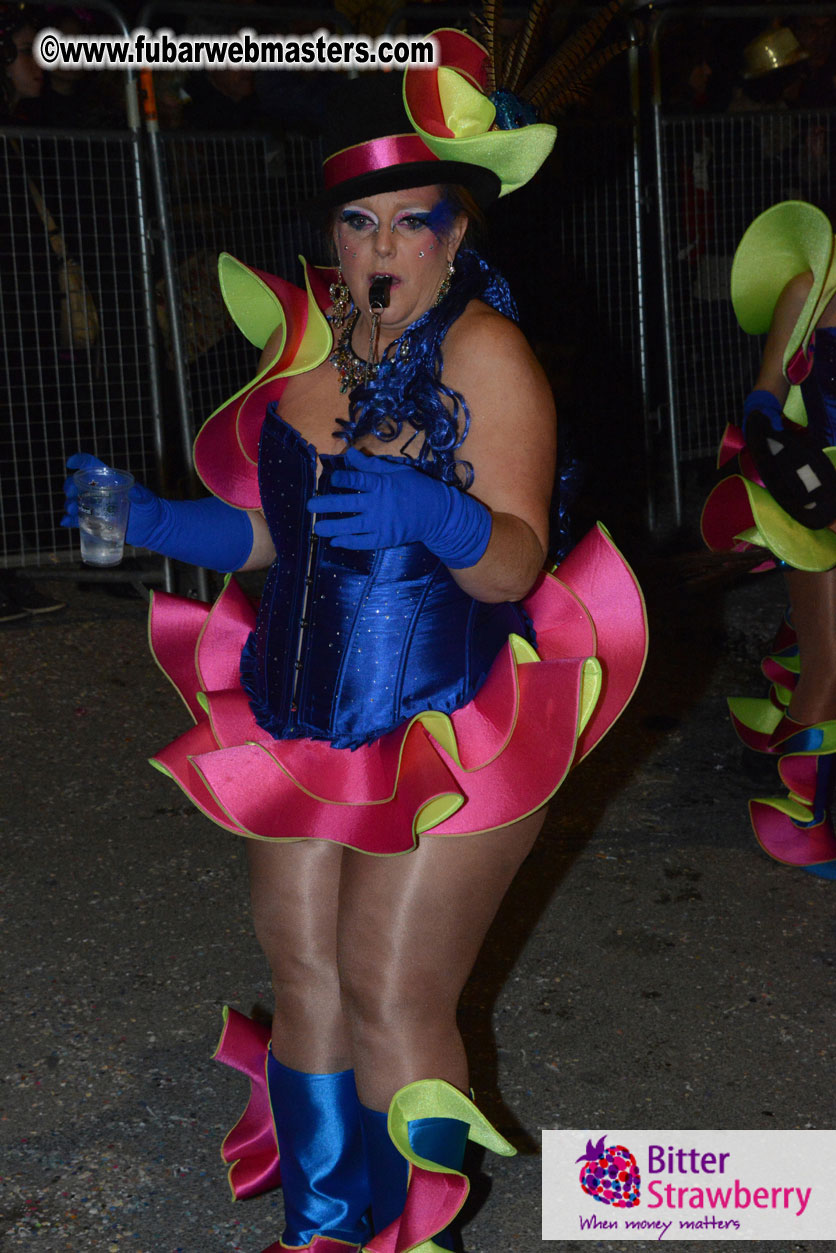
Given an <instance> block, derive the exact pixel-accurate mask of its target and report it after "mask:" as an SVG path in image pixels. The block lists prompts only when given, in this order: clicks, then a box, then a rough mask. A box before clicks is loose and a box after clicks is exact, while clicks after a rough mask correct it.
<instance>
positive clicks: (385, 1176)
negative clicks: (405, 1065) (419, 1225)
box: [360, 1105, 468, 1251]
mask: <svg viewBox="0 0 836 1253" xmlns="http://www.w3.org/2000/svg"><path fill="white" fill-rule="evenodd" d="M360 1117H361V1119H362V1125H363V1142H364V1144H365V1146H366V1161H367V1163H368V1168H369V1182H370V1184H371V1190H372V1225H373V1226H374V1229H375V1232H380V1231H382V1230H383V1228H384V1227H388V1226H389V1224H390V1223H391V1222H394V1220H395V1219H396V1218H397V1217H398V1216H399V1215H400V1214H401V1212H402V1210H403V1207H404V1201H405V1200H406V1192H407V1184H408V1182H409V1162H408V1161H407V1160H406V1158H405V1157H402V1156H401V1154H400V1153H399V1152H398V1150H397V1149H396V1148H395V1145H394V1144H393V1143H392V1141H391V1139H390V1138H389V1129H388V1126H387V1124H388V1121H389V1116H388V1114H381V1113H379V1112H378V1111H377V1110H376V1109H366V1107H365V1105H361V1106H360ZM467 1132H468V1124H467V1123H466V1122H462V1121H461V1120H460V1119H458V1118H415V1119H413V1120H412V1121H411V1122H410V1123H409V1132H408V1134H409V1144H410V1147H411V1148H412V1150H413V1152H415V1153H416V1154H417V1155H418V1157H423V1158H428V1159H429V1160H430V1161H432V1162H436V1163H437V1164H438V1165H439V1166H447V1167H449V1168H450V1169H451V1170H456V1171H458V1170H460V1169H461V1167H462V1163H463V1162H464V1150H465V1145H466V1144H467ZM433 1240H434V1242H435V1244H436V1245H437V1246H438V1248H439V1249H446V1250H453V1251H455V1250H456V1249H459V1248H460V1247H461V1242H460V1241H459V1240H458V1239H457V1237H456V1235H455V1233H454V1232H453V1229H452V1227H448V1228H447V1229H446V1230H445V1231H439V1232H437V1233H436V1235H434V1236H433Z"/></svg>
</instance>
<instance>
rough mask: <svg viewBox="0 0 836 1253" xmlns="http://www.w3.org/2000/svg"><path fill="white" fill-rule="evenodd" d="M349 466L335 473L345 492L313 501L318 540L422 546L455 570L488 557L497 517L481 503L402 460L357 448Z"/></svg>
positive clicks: (310, 504)
mask: <svg viewBox="0 0 836 1253" xmlns="http://www.w3.org/2000/svg"><path fill="white" fill-rule="evenodd" d="M344 461H345V464H346V466H349V467H350V469H346V470H335V471H334V472H333V474H332V475H331V485H332V486H333V487H339V488H343V489H345V490H344V491H342V492H339V493H335V494H333V495H326V496H314V497H312V498H311V499H310V500H309V501H308V506H307V507H308V509H309V510H310V512H311V513H314V514H316V515H317V516H316V522H315V523H314V531H315V533H316V534H317V535H319V536H322V537H323V538H327V539H330V540H331V543H332V544H335V545H337V547H340V548H395V547H397V546H398V545H399V544H411V543H414V542H416V541H420V542H421V543H422V544H424V545H425V546H426V547H427V548H428V549H429V550H430V552H433V553H435V555H436V556H437V557H439V558H440V559H441V560H442V561H443V562H444V564H445V565H446V566H450V567H451V568H452V569H454V570H463V569H465V568H466V567H468V566H475V565H476V562H477V561H479V559H480V558H481V557H482V556H483V555H484V553H485V549H486V548H487V546H488V541H489V540H490V537H491V515H490V511H489V510H488V509H486V508H485V506H484V505H482V504H480V503H479V501H478V500H474V498H473V497H472V496H468V495H467V493H466V492H463V491H461V490H460V489H459V488H458V487H451V486H449V485H448V484H447V483H442V482H441V481H440V480H439V479H433V478H430V476H429V475H428V474H425V473H424V472H423V471H421V470H416V469H415V467H414V466H411V465H405V464H404V463H403V462H402V461H390V460H388V459H387V458H386V457H367V456H365V455H364V454H363V453H361V452H359V451H358V450H357V449H356V448H349V450H348V452H347V453H346V454H345V457H344ZM333 515H341V516H339V517H336V516H333Z"/></svg>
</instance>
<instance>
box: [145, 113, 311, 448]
mask: <svg viewBox="0 0 836 1253" xmlns="http://www.w3.org/2000/svg"><path fill="white" fill-rule="evenodd" d="M159 150H160V154H161V158H162V161H161V168H160V170H159V175H160V177H161V179H162V190H163V191H164V204H163V212H165V213H166V214H167V216H168V220H169V248H170V251H171V255H172V259H173V270H174V286H175V290H176V300H177V306H178V310H179V316H180V322H181V331H182V339H183V344H182V353H183V367H184V368H183V370H182V373H183V377H184V378H185V381H186V399H187V404H188V419H187V421H188V427H189V431H190V433H191V434H194V432H195V431H196V429H198V428H199V427H200V424H201V423H202V421H203V420H204V418H206V417H207V416H208V415H209V413H211V412H212V410H214V409H215V408H216V407H217V406H218V404H219V403H220V402H222V401H223V400H225V399H226V398H227V397H228V396H230V395H232V394H233V392H235V391H237V390H238V389H239V388H240V387H241V386H243V384H244V383H246V382H247V381H248V380H249V379H250V378H252V377H253V375H254V374H255V372H256V367H257V365H258V359H259V352H258V350H257V349H255V348H254V347H252V345H250V344H249V343H248V342H247V341H246V340H244V337H243V336H242V335H241V332H240V331H239V330H238V329H237V327H235V326H234V325H233V323H232V320H231V319H230V317H229V315H228V313H227V312H226V309H225V307H224V304H223V301H222V299H221V294H220V289H219V287H218V278H217V260H218V256H219V254H220V253H222V252H227V253H231V254H232V255H233V256H235V257H237V258H238V259H239V260H241V261H244V262H245V263H246V264H247V265H252V266H255V267H256V268H257V269H259V270H265V271H267V272H268V273H272V274H279V275H281V276H282V277H283V278H287V279H288V280H290V281H291V282H296V283H301V281H302V277H301V268H300V265H299V262H298V259H297V254H298V253H302V254H303V255H305V256H306V257H308V259H310V260H312V261H314V262H316V261H319V260H320V259H321V258H320V254H321V253H322V251H323V246H324V245H323V241H321V240H319V239H318V238H317V237H316V233H315V231H314V230H313V228H312V226H311V225H310V223H309V222H308V220H307V218H306V217H305V215H304V213H303V212H300V207H299V206H300V202H303V201H304V200H305V199H306V198H307V197H309V196H312V195H313V193H314V191H315V188H316V185H317V181H316V180H317V173H318V170H319V167H320V165H321V153H320V146H319V143H318V141H316V140H311V139H306V138H302V137H298V136H291V137H289V138H288V139H287V140H285V141H284V142H283V143H281V144H277V143H276V141H275V140H274V139H272V138H271V137H270V136H269V135H263V134H258V133H255V134H253V133H249V134H236V133H229V134H225V135H206V134H194V133H193V134H189V133H185V132H173V133H170V134H160V136H159ZM157 299H158V306H157V308H158V324H159V326H160V328H161V330H162V331H163V343H164V345H165V346H166V348H167V356H166V366H167V368H169V369H173V368H175V365H176V363H175V360H174V356H173V353H172V347H173V345H172V341H171V336H170V334H169V333H168V330H167V317H166V310H165V299H166V294H165V290H164V285H163V282H162V280H160V281H158V284H157Z"/></svg>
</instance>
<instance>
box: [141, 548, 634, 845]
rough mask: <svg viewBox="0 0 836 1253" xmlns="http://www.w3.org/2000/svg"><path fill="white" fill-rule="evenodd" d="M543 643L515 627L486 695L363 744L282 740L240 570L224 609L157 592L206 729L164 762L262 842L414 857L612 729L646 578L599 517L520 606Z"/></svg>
mask: <svg viewBox="0 0 836 1253" xmlns="http://www.w3.org/2000/svg"><path fill="white" fill-rule="evenodd" d="M524 605H525V608H526V609H527V611H528V613H529V614H530V615H531V617H532V619H533V622H534V625H535V628H536V630H537V653H535V652H534V650H533V649H532V648H531V647H530V646H529V645H528V644H526V643H525V642H524V641H523V640H520V639H518V638H517V637H512V638H511V639H510V640H509V641H508V643H507V644H506V646H505V647H504V649H503V650H502V652H501V653H500V654H499V656H498V657H497V659H496V661H495V663H494V665H493V667H492V669H491V671H490V674H489V676H488V678H487V680H486V681H485V683H484V684H483V686H482V688H481V689H480V690H479V692H478V693H477V694H476V696H475V697H474V699H473V700H472V701H470V702H469V704H467V705H466V706H464V707H463V708H462V709H459V710H457V711H456V712H455V713H453V714H450V715H447V714H443V713H439V712H434V711H428V712H424V713H420V714H418V715H416V716H415V717H414V718H412V719H411V720H410V721H408V722H406V723H404V724H403V725H402V726H400V727H398V728H397V729H396V730H395V731H392V732H389V733H388V734H386V735H383V736H381V737H380V739H378V740H376V741H374V742H373V743H371V744H366V745H363V746H362V747H361V748H358V749H354V750H349V749H334V748H332V747H331V745H330V744H329V743H327V742H326V741H322V740H309V739H299V740H274V739H273V738H272V737H271V736H270V735H269V734H268V733H267V732H266V731H264V730H262V728H261V727H259V726H258V724H257V723H256V722H255V719H254V717H253V714H252V712H251V710H250V707H249V703H248V699H247V696H246V693H245V692H244V690H243V689H242V688H241V686H240V683H239V680H238V661H239V657H240V653H241V649H242V647H243V645H244V643H245V641H246V639H247V637H248V635H249V632H250V631H251V630H252V628H253V626H254V624H255V607H254V605H253V604H252V602H251V601H250V600H249V598H248V597H246V596H245V595H244V593H243V592H242V591H241V589H240V587H239V586H238V584H237V583H235V582H234V580H228V581H227V583H226V585H225V587H224V590H223V592H222V593H221V595H220V597H219V598H218V600H217V601H216V602H215V604H214V605H212V606H209V605H207V604H201V603H196V602H195V601H192V600H188V599H186V598H183V597H178V596H171V595H168V594H167V593H156V594H155V595H154V597H153V601H152V607H151V621H150V635H151V648H152V652H153V655H154V657H155V659H156V661H157V662H158V664H159V665H160V667H161V669H162V670H163V672H164V673H165V674H166V675H167V676H168V678H169V679H170V680H171V682H172V683H173V684H174V686H175V688H176V689H177V691H178V692H179V694H180V695H181V697H182V699H183V701H184V702H185V704H186V706H187V707H188V709H189V710H190V712H191V714H192V717H193V718H194V721H195V725H194V726H193V727H192V728H191V729H190V730H188V731H187V732H186V733H185V734H184V735H181V736H180V737H179V739H177V740H175V741H174V742H173V743H171V744H169V745H168V746H167V747H166V748H164V749H163V750H162V751H161V752H160V753H158V754H157V755H156V756H155V757H154V758H152V764H153V765H155V766H156V767H157V768H158V769H160V770H162V771H163V772H164V773H166V774H167V775H169V776H170V777H171V778H173V779H174V780H175V781H176V782H177V783H178V784H179V785H180V787H181V788H182V789H183V791H184V792H185V793H186V794H187V795H188V796H189V797H190V798H191V800H192V801H193V802H194V803H195V804H196V805H197V806H198V807H199V808H200V809H201V810H202V811H203V812H204V813H205V814H206V815H207V816H208V817H209V818H211V819H212V820H213V821H214V822H216V823H218V824H219V825H220V826H223V827H225V828H226V829H227V830H230V831H234V832H237V833H238V834H240V835H246V836H254V837H257V838H260V839H300V838H311V839H320V840H331V841H334V842H336V843H340V844H345V845H348V846H350V847H353V848H357V849H360V850H362V851H364V852H368V853H378V854H392V853H402V852H407V851H409V850H410V849H411V848H413V847H414V846H415V844H416V842H417V837H418V836H419V835H421V834H432V835H461V834H467V833H472V832H478V831H486V830H491V829H493V828H495V827H499V826H503V825H506V824H508V823H511V822H514V821H516V820H518V819H519V818H522V817H524V816H526V815H527V814H529V813H532V812H533V811H534V810H536V809H538V808H540V806H542V805H543V804H545V803H546V801H548V800H549V798H550V797H551V796H552V795H553V794H554V793H555V792H556V791H557V789H558V788H559V787H560V784H561V783H562V782H563V779H564V778H565V777H566V774H567V773H568V771H569V770H570V769H571V767H572V765H573V764H575V762H577V761H579V760H580V759H581V758H582V757H584V756H585V755H586V754H587V753H588V752H589V751H590V750H591V749H592V748H593V747H594V745H595V744H596V743H597V742H598V740H600V738H601V736H602V735H604V734H605V732H606V731H607V730H608V729H609V727H610V726H612V724H613V722H615V720H616V718H618V716H619V715H620V713H621V712H622V710H623V709H624V707H625V706H626V704H627V703H628V701H629V700H630V697H631V696H632V694H633V692H634V691H635V688H636V685H637V684H638V681H639V678H640V676H641V673H642V670H643V667H644V661H645V656H646V647H647V629H646V616H645V610H644V601H643V598H642V594H641V590H640V588H639V586H638V584H637V582H636V579H635V576H634V575H633V573H632V571H631V570H630V568H629V566H628V565H627V564H626V562H625V561H624V558H623V557H622V556H621V554H620V553H619V552H618V550H617V549H616V547H615V545H614V544H613V542H612V540H611V538H610V536H609V535H608V534H607V532H606V531H605V530H604V529H603V528H602V527H600V526H599V527H596V528H593V530H592V531H590V532H589V534H588V535H587V536H586V537H585V538H584V539H583V540H582V541H581V543H580V544H578V546H577V547H576V548H575V549H574V550H573V552H572V553H571V554H570V556H569V557H568V558H567V559H566V561H564V562H563V563H562V565H561V566H560V569H559V577H557V576H554V575H551V574H545V573H544V574H542V575H541V576H540V578H539V579H538V581H537V583H536V585H535V587H534V589H533V590H532V592H531V593H530V595H529V596H528V597H527V598H526V600H525V602H524Z"/></svg>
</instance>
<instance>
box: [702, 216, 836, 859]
mask: <svg viewBox="0 0 836 1253" xmlns="http://www.w3.org/2000/svg"><path fill="white" fill-rule="evenodd" d="M731 294H732V302H733V304H734V309H735V313H736V315H737V318H738V321H739V322H740V325H741V326H742V327H743V329H744V330H745V331H747V332H749V333H750V334H752V335H761V334H764V333H765V332H767V331H768V332H769V333H768V336H767V339H766V344H765V347H764V352H763V357H762V361H761V367H760V372H759V374H758V377H757V379H756V381H755V387H754V390H753V391H752V392H751V393H750V394H749V396H747V398H746V401H745V404H744V408H743V413H744V417H743V423H742V426H741V427H737V426H730V427H728V428H727V430H726V433H725V435H724V437H723V443H722V446H721V450H720V465H721V466H726V467H727V468H728V469H730V470H732V471H734V472H733V473H730V474H729V475H728V477H726V478H724V479H723V480H722V481H721V482H720V483H719V484H718V485H717V487H716V488H715V489H714V490H713V492H712V493H711V495H710V496H709V498H708V501H707V502H706V506H705V510H704V512H703V520H702V526H703V536H704V538H705V540H706V543H707V544H708V546H709V547H710V548H712V549H714V550H715V551H723V550H731V549H734V550H737V551H742V550H744V549H746V548H749V547H750V546H753V545H755V546H761V547H763V548H765V549H767V550H769V552H770V553H771V554H772V556H773V557H774V558H775V559H776V560H777V561H778V563H779V564H780V565H781V566H782V567H783V569H784V573H785V577H786V582H787V589H788V592H789V599H790V610H791V612H790V614H789V615H788V617H787V619H786V620H785V622H784V623H783V624H782V627H781V629H780V631H779V633H778V636H777V638H776V640H775V642H774V644H773V649H772V652H771V654H770V656H768V657H767V658H765V660H764V662H763V671H764V674H765V675H766V677H767V678H768V679H769V681H770V684H771V687H770V691H769V695H768V697H765V698H763V699H748V698H742V697H741V698H733V699H731V700H730V701H729V707H730V710H731V716H732V722H733V724H734V727H735V730H736V731H737V733H738V735H739V736H740V738H741V739H742V741H743V743H744V744H745V745H747V747H749V748H752V749H755V750H757V751H759V752H763V753H769V754H772V755H773V756H774V757H776V758H777V762H778V773H779V775H780V779H781V782H782V783H783V784H784V786H785V787H786V788H787V795H786V796H784V797H774V798H770V799H757V800H753V801H751V802H750V813H751V818H752V825H753V827H754V830H755V834H756V836H757V838H758V841H759V843H760V844H761V847H762V848H763V849H764V850H765V851H766V852H767V853H769V855H770V856H772V857H774V858H776V860H778V861H780V862H784V863H785V864H787V865H790V866H801V867H804V868H805V869H807V870H809V871H810V872H811V873H814V874H817V875H819V876H821V877H824V878H831V879H832V878H836V835H834V828H833V811H832V810H833V806H832V802H833V788H834V782H836V779H834V774H833V765H834V753H836V533H834V532H836V469H834V466H836V447H834V445H836V261H835V260H834V236H833V228H832V226H831V224H830V222H829V220H828V218H827V217H826V216H825V214H824V213H822V212H821V210H820V209H817V208H815V207H814V206H813V205H810V204H806V203H805V202H803V201H796V200H788V201H784V202H782V203H781V204H777V205H773V207H772V208H771V209H767V210H766V211H765V212H764V213H762V214H761V215H760V216H759V217H758V218H756V219H755V221H754V222H753V223H752V225H751V226H750V227H749V229H748V230H747V231H746V233H745V235H744V236H743V239H742V240H741V243H740V246H739V248H738V250H737V253H736V254H735V259H734V264H733V267H732V278H731ZM734 458H736V462H734V461H733V459H734Z"/></svg>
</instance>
